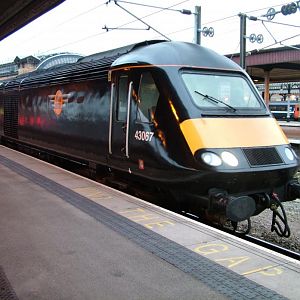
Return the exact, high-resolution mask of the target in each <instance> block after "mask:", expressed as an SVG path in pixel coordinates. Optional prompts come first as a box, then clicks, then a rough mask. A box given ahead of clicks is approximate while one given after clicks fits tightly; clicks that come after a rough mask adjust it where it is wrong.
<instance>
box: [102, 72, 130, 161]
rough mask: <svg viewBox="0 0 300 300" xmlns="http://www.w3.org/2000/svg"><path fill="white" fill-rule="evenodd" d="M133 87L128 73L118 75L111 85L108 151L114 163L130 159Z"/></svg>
mask: <svg viewBox="0 0 300 300" xmlns="http://www.w3.org/2000/svg"><path fill="white" fill-rule="evenodd" d="M132 85H133V83H132V82H130V80H129V73H128V72H122V73H119V74H117V75H116V77H115V78H114V80H113V82H112V84H111V100H110V116H109V149H108V150H109V156H110V157H111V158H112V159H113V161H120V160H121V161H123V162H124V161H127V159H128V158H129V132H130V122H131V120H130V119H131V118H130V111H131V110H130V108H131V101H132V100H131V95H132ZM120 167H121V166H120Z"/></svg>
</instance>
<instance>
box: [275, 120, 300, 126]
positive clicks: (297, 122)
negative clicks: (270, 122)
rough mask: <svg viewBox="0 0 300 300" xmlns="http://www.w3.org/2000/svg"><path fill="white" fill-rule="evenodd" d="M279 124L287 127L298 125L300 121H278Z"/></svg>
mask: <svg viewBox="0 0 300 300" xmlns="http://www.w3.org/2000/svg"><path fill="white" fill-rule="evenodd" d="M278 123H279V125H280V126H287V127H300V121H290V122H287V121H278Z"/></svg>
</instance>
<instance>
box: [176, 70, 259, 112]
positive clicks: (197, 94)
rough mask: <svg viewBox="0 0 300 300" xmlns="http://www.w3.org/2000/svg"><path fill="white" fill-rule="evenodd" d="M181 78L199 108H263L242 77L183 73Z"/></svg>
mask: <svg viewBox="0 0 300 300" xmlns="http://www.w3.org/2000/svg"><path fill="white" fill-rule="evenodd" d="M182 78H183V81H184V83H185V85H186V87H187V89H188V90H189V92H190V94H191V96H192V98H193V100H194V102H195V104H196V105H197V106H199V107H201V108H227V107H233V108H234V109H260V108H263V105H262V103H261V101H260V100H259V98H258V96H257V95H256V94H254V92H253V90H252V88H251V87H250V85H249V83H248V82H247V81H246V80H245V79H244V78H243V77H240V76H230V75H220V74H200V73H183V74H182Z"/></svg>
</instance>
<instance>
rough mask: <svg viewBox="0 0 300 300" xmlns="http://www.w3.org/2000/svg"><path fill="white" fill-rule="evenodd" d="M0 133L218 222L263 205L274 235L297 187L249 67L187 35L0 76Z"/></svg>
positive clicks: (298, 193) (291, 161)
mask: <svg viewBox="0 0 300 300" xmlns="http://www.w3.org/2000/svg"><path fill="white" fill-rule="evenodd" d="M0 136H1V142H2V143H3V144H12V143H13V144H15V145H26V146H28V147H32V148H35V149H40V150H41V151H44V152H45V153H47V152H49V153H55V154H56V155H59V156H65V157H66V158H69V159H72V160H78V161H84V162H86V163H87V164H88V165H89V166H90V168H92V169H94V170H95V171H96V172H98V171H99V170H101V172H103V171H106V172H107V173H108V174H114V175H118V176H119V177H120V178H123V179H126V180H127V182H129V183H130V182H135V183H141V184H144V185H148V186H152V187H154V188H155V189H157V190H159V191H163V192H166V193H167V194H168V195H171V196H172V197H170V198H168V199H169V200H168V201H170V202H173V203H176V206H177V207H180V209H181V210H184V211H186V212H191V213H193V214H196V215H200V214H202V215H203V214H204V215H205V216H206V217H207V218H209V219H211V220H213V221H214V222H217V223H224V222H226V221H228V220H229V221H231V222H232V224H233V225H234V226H236V225H237V223H238V222H241V221H245V220H246V221H248V227H250V217H251V216H253V215H257V214H259V213H261V212H262V211H263V210H265V209H266V208H270V209H272V210H273V222H272V228H271V229H272V230H273V231H276V232H277V233H278V234H279V235H280V236H289V228H288V224H287V220H286V215H285V212H284V209H283V206H282V203H281V202H284V201H291V200H294V199H296V198H299V197H300V184H299V182H298V181H297V180H296V179H294V174H295V173H296V172H297V169H298V167H299V158H298V157H297V155H296V154H295V152H294V151H293V149H292V148H291V147H290V145H289V142H288V140H287V138H286V137H285V135H284V133H283V132H282V130H281V129H280V127H279V126H278V124H277V122H276V120H275V119H274V118H273V116H272V115H271V113H270V111H269V110H268V108H267V107H266V106H265V104H264V102H263V100H262V99H261V97H260V95H259V93H258V92H257V90H256V88H255V86H254V85H253V83H252V81H251V79H250V77H249V76H248V75H247V74H246V72H245V71H244V70H243V69H241V68H240V67H239V66H238V65H237V64H235V63H234V62H232V61H231V60H229V59H228V58H226V57H224V56H221V55H219V54H217V53H215V52H214V51H212V50H210V49H207V48H205V47H201V46H199V45H195V44H191V43H185V42H170V41H146V42H143V43H138V44H135V45H129V46H126V47H122V48H119V49H114V50H110V51H106V52H102V53H98V54H94V55H91V56H87V57H84V58H80V59H79V60H78V61H77V62H76V63H72V64H66V65H64V66H59V67H53V68H51V69H48V70H37V71H35V72H32V73H29V74H27V75H21V76H18V77H16V78H13V79H11V80H7V81H5V82H2V84H1V88H0ZM99 172H100V171H99ZM170 199H171V200H170ZM166 201H167V200H166ZM280 208H281V210H282V211H280ZM282 222H283V225H282Z"/></svg>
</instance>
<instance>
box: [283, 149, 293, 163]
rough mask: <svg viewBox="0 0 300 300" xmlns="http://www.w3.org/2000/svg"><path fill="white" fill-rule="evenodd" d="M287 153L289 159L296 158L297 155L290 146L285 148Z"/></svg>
mask: <svg viewBox="0 0 300 300" xmlns="http://www.w3.org/2000/svg"><path fill="white" fill-rule="evenodd" d="M284 152H285V155H286V157H287V158H288V159H289V160H294V159H295V155H294V153H293V151H292V150H291V149H290V148H285V149H284Z"/></svg>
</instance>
